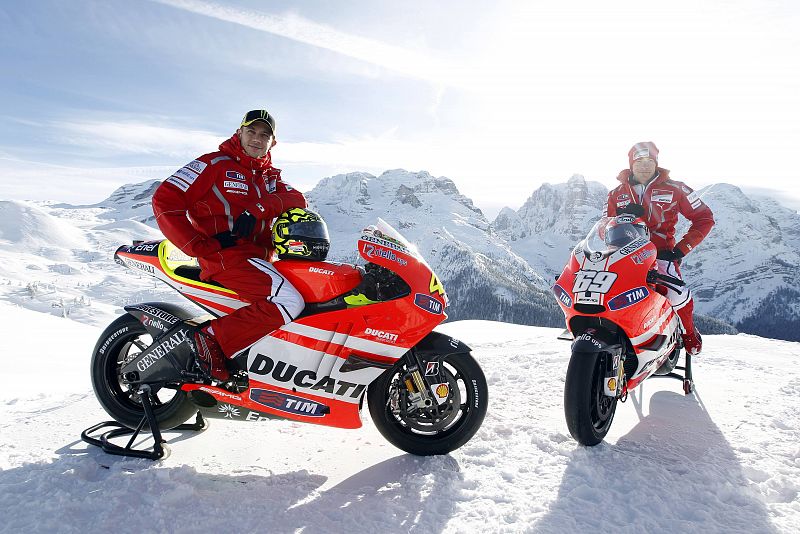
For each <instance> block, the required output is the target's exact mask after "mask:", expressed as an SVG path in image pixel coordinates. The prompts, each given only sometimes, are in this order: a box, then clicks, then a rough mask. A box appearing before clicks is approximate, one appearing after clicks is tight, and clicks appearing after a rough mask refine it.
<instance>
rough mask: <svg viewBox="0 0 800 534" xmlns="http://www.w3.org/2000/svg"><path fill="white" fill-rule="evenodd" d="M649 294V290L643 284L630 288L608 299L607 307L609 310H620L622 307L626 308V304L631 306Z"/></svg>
mask: <svg viewBox="0 0 800 534" xmlns="http://www.w3.org/2000/svg"><path fill="white" fill-rule="evenodd" d="M649 294H650V291H649V290H648V289H647V288H646V287H644V286H642V287H637V288H636V289H631V290H630V291H626V292H625V293H622V294H621V295H617V296H616V297H614V298H613V299H611V300H609V301H608V308H609V309H611V310H621V309H622V308H627V307H628V306H632V305H634V304H636V303H637V302H639V301H641V300H644V299H645V298H647V296H648V295H649Z"/></svg>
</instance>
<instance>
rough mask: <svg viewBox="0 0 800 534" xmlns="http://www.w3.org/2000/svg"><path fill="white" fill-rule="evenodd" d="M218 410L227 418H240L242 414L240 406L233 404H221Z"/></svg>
mask: <svg viewBox="0 0 800 534" xmlns="http://www.w3.org/2000/svg"><path fill="white" fill-rule="evenodd" d="M217 411H219V413H222V414H225V419H234V418H238V417H239V416H240V415H241V414H240V413H239V408H237V407H236V406H233V405H231V404H220V405H219V406H217Z"/></svg>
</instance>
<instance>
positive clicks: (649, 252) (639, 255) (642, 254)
mask: <svg viewBox="0 0 800 534" xmlns="http://www.w3.org/2000/svg"><path fill="white" fill-rule="evenodd" d="M655 253H656V251H655V250H653V249H650V248H646V249H644V250H640V251H639V252H634V253H633V254H631V256H630V257H631V259H632V260H633V263H635V264H636V265H643V264H644V262H645V260H646V259H647V258H650V257H651V256H654V255H655Z"/></svg>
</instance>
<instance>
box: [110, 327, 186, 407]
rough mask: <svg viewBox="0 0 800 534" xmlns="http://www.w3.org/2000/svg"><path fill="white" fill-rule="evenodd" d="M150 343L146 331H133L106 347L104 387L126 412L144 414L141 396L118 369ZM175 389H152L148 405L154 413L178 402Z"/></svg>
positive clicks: (120, 369) (176, 388) (150, 339)
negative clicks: (150, 405) (107, 352)
mask: <svg viewBox="0 0 800 534" xmlns="http://www.w3.org/2000/svg"><path fill="white" fill-rule="evenodd" d="M152 342H153V338H152V337H151V336H150V334H148V333H147V332H136V331H134V332H131V333H130V334H128V335H127V336H123V337H121V338H120V339H119V340H118V341H117V342H116V343H115V344H114V345H113V346H112V347H110V348H109V356H108V358H107V359H106V365H105V373H104V374H105V377H104V378H105V383H106V388H107V390H108V392H109V393H110V394H111V396H112V397H113V398H114V400H115V401H116V402H117V403H118V404H119V405H120V406H121V407H122V408H124V409H126V410H130V411H135V412H144V408H143V407H142V401H141V397H140V395H139V394H138V393H137V391H136V388H135V387H134V386H131V385H130V384H127V383H126V382H125V381H124V380H123V379H122V367H123V366H124V365H125V364H127V363H128V362H130V361H131V360H133V359H134V358H135V357H136V356H137V355H139V354H141V353H142V351H144V350H146V349H147V348H148V347H149V346H150V345H151V344H152ZM178 387H179V386H178V385H171V386H170V385H167V386H165V387H159V388H152V390H151V391H152V392H151V395H150V402H151V403H152V405H153V408H154V409H156V410H157V409H159V408H162V409H163V407H165V406H168V405H169V404H170V403H171V402H173V401H176V400H178V399H177V393H178V391H177V390H178Z"/></svg>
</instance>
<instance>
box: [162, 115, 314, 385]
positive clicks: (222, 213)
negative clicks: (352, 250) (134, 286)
mask: <svg viewBox="0 0 800 534" xmlns="http://www.w3.org/2000/svg"><path fill="white" fill-rule="evenodd" d="M275 142H276V141H275V119H274V118H273V117H272V115H270V114H269V113H268V112H267V111H266V110H253V111H249V112H248V113H247V114H245V116H244V118H243V119H242V121H241V124H240V126H239V129H238V130H236V133H234V134H233V136H232V137H231V138H230V139H228V140H227V141H225V142H223V143H222V144H221V145H220V146H219V151H217V152H212V153H209V154H205V155H203V156H200V157H198V158H197V159H195V160H193V161H191V162H189V163H187V164H186V165H185V166H183V167H182V168H181V169H178V170H177V171H175V173H174V174H172V176H170V177H169V178H167V179H166V180H165V181H164V182H163V183H162V184H161V185H160V186H159V187H158V189H157V190H156V192H155V194H154V195H153V212H154V213H155V216H156V222H157V224H158V227H159V229H161V231H162V233H163V234H164V236H166V237H167V239H169V240H170V241H171V242H172V243H173V244H175V246H177V247H178V248H179V249H181V250H182V251H183V252H185V253H186V254H188V255H190V256H194V257H197V258H198V260H199V263H200V269H201V277H202V279H203V280H213V281H215V282H218V283H220V284H222V285H223V286H225V287H226V288H228V289H231V290H233V291H236V293H238V294H239V296H240V297H241V298H243V299H244V300H246V301H247V302H249V303H250V304H249V305H248V306H245V307H242V308H239V309H238V310H236V311H234V312H232V313H231V314H229V315H226V316H224V317H221V318H219V319H214V320H212V321H209V322H208V323H205V324H203V325H200V326H198V327H197V328H196V329H195V332H194V343H195V345H196V349H197V353H196V354H197V358H198V363H200V366H201V368H203V370H204V371H205V372H206V373H207V374H208V375H210V376H211V377H213V378H215V379H217V380H220V381H226V380H228V379H230V373H229V371H228V369H227V366H226V361H227V358H231V357H233V356H234V355H235V354H236V353H237V352H239V351H241V350H242V349H244V348H246V347H248V346H249V345H251V344H253V343H254V342H256V341H258V340H259V339H261V338H262V337H264V336H265V335H267V334H268V333H270V332H271V331H273V330H275V329H277V328H279V327H281V326H283V325H284V324H286V323H288V322H290V321H292V320H294V319H295V318H296V317H297V316H298V315H299V314H300V313H301V312H302V311H303V308H304V307H305V303H304V302H303V298H302V297H301V295H300V293H299V292H298V291H297V289H295V288H294V287H293V286H292V284H291V283H289V281H288V280H286V279H285V278H284V277H283V276H281V274H280V273H279V272H278V271H277V270H276V269H275V268H274V267H273V266H272V265H271V263H270V261H271V259H272V256H273V252H274V248H275V246H274V244H273V241H272V233H271V227H270V222H271V221H272V219H274V218H275V217H277V216H278V215H280V214H281V213H283V212H285V211H287V210H289V209H290V208H305V207H306V199H305V197H304V196H303V194H302V193H300V191H297V190H295V189H293V188H292V187H291V186H289V185H288V184H287V183H285V182H283V181H282V180H281V171H280V169H276V168H275V167H273V166H272V158H271V154H270V150H271V149H272V147H273V146H274V145H275Z"/></svg>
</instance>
